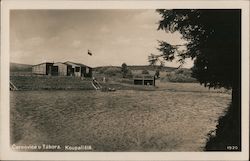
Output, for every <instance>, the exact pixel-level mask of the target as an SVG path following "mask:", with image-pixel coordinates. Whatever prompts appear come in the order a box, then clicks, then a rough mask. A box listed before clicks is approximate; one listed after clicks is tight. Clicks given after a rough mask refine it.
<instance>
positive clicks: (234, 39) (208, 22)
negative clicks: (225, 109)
mask: <svg viewBox="0 0 250 161" xmlns="http://www.w3.org/2000/svg"><path fill="white" fill-rule="evenodd" d="M157 12H158V13H159V14H160V16H161V19H160V21H159V27H158V30H164V31H166V32H171V33H173V32H176V31H178V32H180V33H181V35H182V39H184V40H186V42H187V43H186V44H179V45H171V44H169V43H168V42H165V41H159V51H160V52H161V54H160V55H150V57H149V59H150V58H152V59H153V61H150V60H149V62H150V63H151V62H155V61H156V59H158V58H159V57H163V58H164V59H165V60H167V61H173V60H174V59H176V58H177V59H178V61H179V62H180V63H181V64H183V63H185V59H186V58H191V59H193V60H194V67H193V68H192V76H193V77H195V78H196V79H197V80H198V81H199V82H200V83H201V84H203V85H204V86H205V87H209V88H211V87H213V88H220V87H225V88H228V89H232V106H230V109H229V111H231V112H229V113H230V116H229V117H230V120H231V124H232V125H230V126H234V127H233V128H234V129H233V130H232V129H231V130H232V131H236V132H235V133H236V134H235V135H234V136H235V138H232V139H231V142H229V143H228V145H229V144H234V145H239V146H240V145H241V144H240V142H241V141H240V140H241V137H240V134H237V133H238V132H239V131H241V122H240V120H241V119H240V118H241V104H240V91H241V89H240V77H241V11H240V10H238V9H213V10H211V9H204V10H195V9H177V10H166V9H158V10H157ZM180 46H186V50H185V51H180V50H179V47H180ZM229 137H230V136H229ZM239 149H240V147H239Z"/></svg>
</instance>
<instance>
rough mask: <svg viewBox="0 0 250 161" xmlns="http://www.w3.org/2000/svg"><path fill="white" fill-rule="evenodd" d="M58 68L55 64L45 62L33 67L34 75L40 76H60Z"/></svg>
mask: <svg viewBox="0 0 250 161" xmlns="http://www.w3.org/2000/svg"><path fill="white" fill-rule="evenodd" d="M57 70H58V69H57V67H55V66H53V63H49V62H45V63H41V64H37V65H33V66H32V73H33V74H39V75H58V74H57V73H58V72H57Z"/></svg>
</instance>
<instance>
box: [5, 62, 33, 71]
mask: <svg viewBox="0 0 250 161" xmlns="http://www.w3.org/2000/svg"><path fill="white" fill-rule="evenodd" d="M31 71H32V65H29V64H20V63H10V72H31Z"/></svg>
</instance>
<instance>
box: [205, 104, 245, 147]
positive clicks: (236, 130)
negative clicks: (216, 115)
mask: <svg viewBox="0 0 250 161" xmlns="http://www.w3.org/2000/svg"><path fill="white" fill-rule="evenodd" d="M240 122H241V118H240V117H239V115H237V113H235V112H234V110H233V106H232V103H231V104H230V105H229V107H228V111H227V112H226V115H224V116H222V117H220V119H219V124H218V125H217V129H216V134H215V135H213V134H212V133H213V132H210V133H209V134H208V136H209V138H208V141H207V144H206V146H205V148H204V150H205V151H241V124H240Z"/></svg>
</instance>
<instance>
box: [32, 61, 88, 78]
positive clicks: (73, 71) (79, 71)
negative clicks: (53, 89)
mask: <svg viewBox="0 0 250 161" xmlns="http://www.w3.org/2000/svg"><path fill="white" fill-rule="evenodd" d="M32 73H34V74H39V75H53V76H75V77H92V68H91V67H88V66H86V65H84V64H80V63H73V62H69V61H67V62H64V63H62V62H57V63H47V62H46V63H41V64H38V65H34V66H33V67H32Z"/></svg>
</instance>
